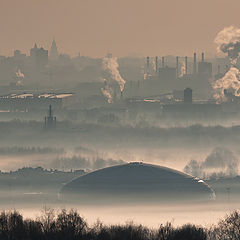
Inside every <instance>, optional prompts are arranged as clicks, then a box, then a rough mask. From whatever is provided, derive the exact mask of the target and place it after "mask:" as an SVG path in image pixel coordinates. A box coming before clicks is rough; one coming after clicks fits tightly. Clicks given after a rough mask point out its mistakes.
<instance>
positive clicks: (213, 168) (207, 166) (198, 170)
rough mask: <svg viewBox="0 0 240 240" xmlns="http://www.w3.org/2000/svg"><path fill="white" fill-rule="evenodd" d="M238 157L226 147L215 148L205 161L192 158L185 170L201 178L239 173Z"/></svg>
mask: <svg viewBox="0 0 240 240" xmlns="http://www.w3.org/2000/svg"><path fill="white" fill-rule="evenodd" d="M238 165H239V162H238V159H237V158H236V156H235V155H234V154H233V153H232V152H231V151H230V150H228V149H226V148H215V149H214V150H213V151H212V152H211V153H210V154H209V155H208V156H207V158H206V159H205V160H204V161H203V162H198V161H196V160H191V161H190V162H189V163H188V164H187V165H186V166H185V168H184V172H186V173H188V174H191V175H193V176H196V177H199V178H211V177H225V176H231V177H234V176H237V175H238Z"/></svg>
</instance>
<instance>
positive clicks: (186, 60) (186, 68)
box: [185, 56, 188, 75]
mask: <svg viewBox="0 0 240 240" xmlns="http://www.w3.org/2000/svg"><path fill="white" fill-rule="evenodd" d="M185 74H186V75H187V74H188V57H187V56H186V57H185Z"/></svg>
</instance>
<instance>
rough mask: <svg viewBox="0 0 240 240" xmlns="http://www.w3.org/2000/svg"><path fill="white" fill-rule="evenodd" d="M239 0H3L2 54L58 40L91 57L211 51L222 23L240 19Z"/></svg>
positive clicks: (62, 46)
mask: <svg viewBox="0 0 240 240" xmlns="http://www.w3.org/2000/svg"><path fill="white" fill-rule="evenodd" d="M239 7H240V3H239V1H238V0H228V1H227V0H211V1H208V0H203V1H192V0H181V1H175V0H170V1H158V0H149V1H138V0H131V1H127V0H122V1H118V0H113V1H112V0H101V1H93V0H90V1H85V0H80V1H78V0H69V1H65V0H61V1H57V0H50V1H48V0H43V1H39V0H36V1H30V0H22V1H17V0H11V1H5V0H3V1H1V9H0V26H1V46H0V54H1V55H12V52H13V50H14V49H21V50H22V51H23V52H24V53H28V50H29V46H30V45H32V44H33V43H35V42H38V43H39V44H40V45H41V46H43V47H44V48H49V47H50V40H51V39H52V38H53V37H55V38H56V39H57V40H58V45H59V49H60V50H61V52H62V53H66V54H70V55H71V56H76V55H77V54H78V52H81V53H82V54H83V55H86V56H91V57H103V56H104V55H105V54H106V53H107V52H112V53H113V54H114V56H117V57H122V56H128V55H133V56H139V55H140V56H146V55H153V56H154V55H168V54H174V55H190V54H191V53H192V52H193V51H203V50H204V51H207V52H208V53H209V55H211V56H214V55H215V54H216V52H215V46H214V44H213V42H212V39H213V38H214V36H215V35H216V34H217V32H218V31H220V30H221V29H222V28H223V27H225V26H228V25H232V24H235V23H236V24H237V23H238V15H239V14H238V9H239Z"/></svg>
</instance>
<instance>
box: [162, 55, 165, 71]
mask: <svg viewBox="0 0 240 240" xmlns="http://www.w3.org/2000/svg"><path fill="white" fill-rule="evenodd" d="M164 61H165V58H164V57H162V68H164V67H165V62H164Z"/></svg>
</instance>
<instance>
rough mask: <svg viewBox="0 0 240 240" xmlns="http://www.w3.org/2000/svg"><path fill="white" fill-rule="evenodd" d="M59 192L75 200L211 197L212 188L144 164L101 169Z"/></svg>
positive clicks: (192, 179) (155, 166) (212, 194)
mask: <svg viewBox="0 0 240 240" xmlns="http://www.w3.org/2000/svg"><path fill="white" fill-rule="evenodd" d="M61 195H62V196H63V198H64V199H68V200H70V199H74V201H77V202H88V203H89V202H99V201H103V202H108V201H120V202H123V201H126V202H129V201H131V200H133V201H158V202H159V201H171V200H173V201H176V200H177V201H179V200H190V201H193V200H210V199H211V198H212V197H213V196H214V192H213V190H212V189H211V188H210V187H209V186H208V185H207V184H206V183H204V182H203V181H202V180H201V181H199V180H198V179H196V178H194V177H192V176H190V175H187V174H184V173H181V172H179V171H176V170H173V169H170V168H166V167H161V166H157V165H151V164H146V163H141V162H140V163H139V162H134V163H129V164H123V165H118V166H114V167H108V168H104V169H100V170H97V171H94V172H91V173H89V174H86V175H84V176H81V177H79V178H77V179H74V180H73V181H71V182H70V183H68V184H66V185H65V186H64V187H63V188H62V190H61Z"/></svg>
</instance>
